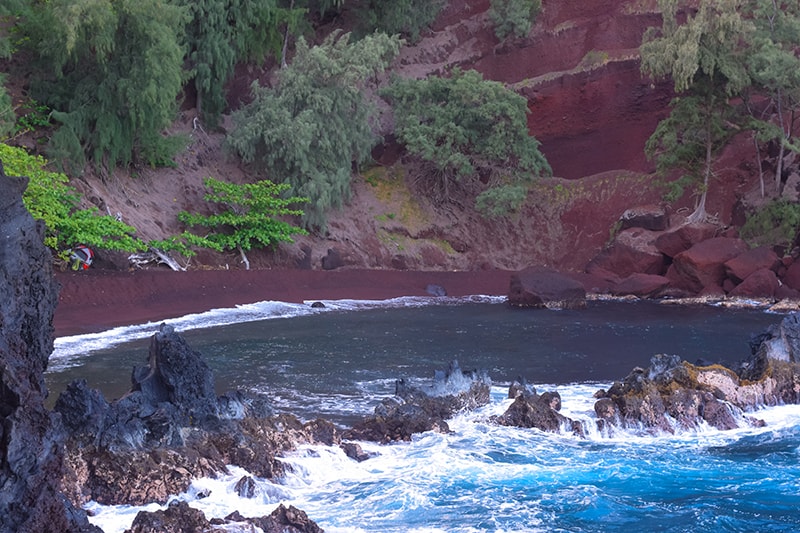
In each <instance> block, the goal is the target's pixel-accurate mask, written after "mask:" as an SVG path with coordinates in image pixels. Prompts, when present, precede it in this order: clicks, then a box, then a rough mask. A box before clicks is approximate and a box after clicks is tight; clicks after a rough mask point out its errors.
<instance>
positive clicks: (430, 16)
mask: <svg viewBox="0 0 800 533" xmlns="http://www.w3.org/2000/svg"><path fill="white" fill-rule="evenodd" d="M354 3H355V4H356V6H357V9H358V14H359V17H360V23H359V24H360V28H361V30H360V33H366V34H369V33H371V32H374V31H379V32H383V33H388V34H389V35H395V34H399V35H402V36H404V37H406V38H407V39H409V40H410V41H411V42H416V41H418V40H419V37H420V33H421V32H422V31H423V30H424V29H426V28H428V27H429V26H430V25H431V24H433V21H434V20H436V17H437V16H438V15H439V13H440V12H441V10H442V8H443V7H444V6H445V5H446V3H447V2H446V0H392V1H391V2H387V1H386V0H359V1H356V2H354Z"/></svg>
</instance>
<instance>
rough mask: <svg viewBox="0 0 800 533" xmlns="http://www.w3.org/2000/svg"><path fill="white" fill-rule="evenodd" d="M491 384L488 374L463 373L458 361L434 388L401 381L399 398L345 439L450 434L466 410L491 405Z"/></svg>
mask: <svg viewBox="0 0 800 533" xmlns="http://www.w3.org/2000/svg"><path fill="white" fill-rule="evenodd" d="M490 388H491V380H490V379H489V377H488V375H487V374H486V373H485V372H477V371H466V372H465V371H462V370H461V368H460V367H459V365H458V362H457V361H453V362H452V363H450V366H449V368H448V369H447V370H446V371H437V372H436V373H435V375H434V381H433V384H432V385H430V386H428V387H417V386H413V385H411V384H409V383H407V382H406V381H405V380H403V379H400V380H397V381H396V382H395V396H394V397H392V398H386V399H384V400H383V401H382V402H381V403H380V404H379V405H378V406H377V407H376V408H375V413H374V414H373V415H372V416H371V417H367V418H366V419H364V420H362V421H361V422H359V423H357V424H356V425H355V426H354V427H353V428H352V429H350V430H349V431H347V432H345V434H344V438H348V439H354V440H369V441H376V442H391V441H398V440H410V439H411V436H412V435H413V434H415V433H422V432H425V431H438V432H441V433H447V432H449V431H450V427H449V426H448V425H447V421H446V420H447V419H448V418H451V417H452V416H453V415H454V414H456V413H457V412H459V411H462V410H465V409H475V408H476V407H480V406H482V405H486V404H487V403H489V392H490Z"/></svg>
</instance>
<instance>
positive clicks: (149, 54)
mask: <svg viewBox="0 0 800 533" xmlns="http://www.w3.org/2000/svg"><path fill="white" fill-rule="evenodd" d="M22 20H23V22H22V23H21V29H22V31H23V34H24V35H25V36H26V40H25V42H26V45H27V46H29V47H30V48H31V49H32V51H33V52H34V53H35V54H36V55H37V56H38V57H39V58H40V62H39V64H38V67H39V71H38V76H37V78H36V79H35V80H34V83H33V84H32V85H33V91H34V97H35V98H36V99H37V100H38V101H40V102H42V103H44V104H46V105H48V106H49V107H50V108H52V109H53V110H54V111H53V118H54V119H55V120H57V121H58V122H59V123H60V124H61V127H60V128H59V129H58V131H57V132H56V134H55V135H54V136H53V139H52V143H53V149H54V150H53V152H52V154H55V155H57V156H58V157H59V158H66V159H69V160H70V161H71V162H72V163H74V165H73V168H75V169H78V168H81V167H82V166H83V157H84V155H85V154H88V155H89V156H90V157H91V158H92V159H93V160H94V161H95V162H96V163H98V164H99V163H100V162H102V161H105V162H106V163H107V164H108V165H114V164H116V163H121V164H128V163H130V162H131V161H132V160H134V159H141V160H142V161H144V162H147V163H150V164H157V163H159V162H160V160H161V159H163V157H164V150H165V140H164V137H163V135H162V132H163V130H164V128H166V127H167V126H168V125H169V124H170V123H171V122H172V121H173V119H174V118H175V111H176V109H177V108H176V97H177V96H178V94H179V92H180V90H181V88H182V85H183V81H184V79H183V75H184V71H183V57H184V54H183V48H182V46H181V41H182V39H183V29H184V26H185V24H186V12H185V10H183V9H181V8H180V7H178V6H175V5H172V4H169V3H167V2H164V1H163V0H50V1H48V2H41V3H39V2H36V3H32V4H31V5H30V9H29V10H28V11H27V12H26V13H25V17H24V18H23V19H22Z"/></svg>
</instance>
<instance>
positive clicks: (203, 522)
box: [126, 501, 322, 533]
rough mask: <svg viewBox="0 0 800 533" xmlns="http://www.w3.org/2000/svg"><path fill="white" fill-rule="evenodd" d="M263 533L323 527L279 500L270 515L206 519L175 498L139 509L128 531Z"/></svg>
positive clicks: (306, 532) (317, 532)
mask: <svg viewBox="0 0 800 533" xmlns="http://www.w3.org/2000/svg"><path fill="white" fill-rule="evenodd" d="M255 528H259V530H260V531H263V532H264V533H321V532H322V529H320V527H319V526H318V525H317V524H316V523H315V522H314V521H313V520H311V519H309V518H308V516H307V515H306V513H304V512H303V511H301V510H299V509H296V508H295V507H292V506H289V507H285V506H284V505H283V504H280V505H279V506H278V507H277V508H276V509H275V510H274V511H273V512H272V514H270V515H269V516H262V517H258V518H245V517H243V516H242V515H241V514H239V513H238V512H234V513H231V514H230V515H228V516H226V517H225V518H224V519H219V518H215V519H212V520H210V521H209V520H207V519H206V517H205V515H204V514H203V512H202V511H200V510H199V509H194V508H192V507H190V506H189V504H188V503H186V502H184V501H175V502H172V503H170V505H169V506H168V507H167V508H166V509H165V510H163V511H160V510H159V511H153V512H146V511H140V512H139V514H137V515H136V518H135V519H134V520H133V524H132V525H131V528H130V529H128V530H126V533H152V532H155V531H157V532H158V533H197V532H198V531H204V532H209V533H213V532H220V533H222V532H225V531H245V530H246V531H255V530H256V529H255Z"/></svg>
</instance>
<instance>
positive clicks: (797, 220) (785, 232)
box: [740, 200, 800, 248]
mask: <svg viewBox="0 0 800 533" xmlns="http://www.w3.org/2000/svg"><path fill="white" fill-rule="evenodd" d="M798 231H800V205H798V204H797V203H794V202H789V201H787V200H776V201H774V202H771V203H770V204H768V205H766V206H765V207H764V208H763V209H760V210H759V211H757V212H755V213H752V214H751V215H749V216H748V217H747V221H746V222H745V224H744V226H742V229H741V231H740V235H741V237H742V239H744V240H745V241H746V242H747V243H748V244H750V245H751V246H761V245H773V244H779V245H784V246H787V247H790V248H791V246H792V244H793V242H794V240H795V239H796V238H797V236H798Z"/></svg>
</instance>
